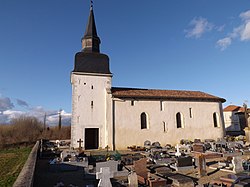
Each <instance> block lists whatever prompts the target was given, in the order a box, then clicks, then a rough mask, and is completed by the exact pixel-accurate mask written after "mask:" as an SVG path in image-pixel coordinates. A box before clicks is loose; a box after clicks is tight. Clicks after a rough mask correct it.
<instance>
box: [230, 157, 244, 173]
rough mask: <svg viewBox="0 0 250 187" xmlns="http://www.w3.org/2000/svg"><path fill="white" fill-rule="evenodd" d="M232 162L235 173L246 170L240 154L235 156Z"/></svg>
mask: <svg viewBox="0 0 250 187" xmlns="http://www.w3.org/2000/svg"><path fill="white" fill-rule="evenodd" d="M232 164H233V172H234V173H240V172H242V171H244V168H243V165H242V158H241V157H239V156H236V157H233V160H232Z"/></svg>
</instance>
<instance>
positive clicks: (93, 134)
mask: <svg viewBox="0 0 250 187" xmlns="http://www.w3.org/2000/svg"><path fill="white" fill-rule="evenodd" d="M98 147H99V128H86V129H85V149H98Z"/></svg>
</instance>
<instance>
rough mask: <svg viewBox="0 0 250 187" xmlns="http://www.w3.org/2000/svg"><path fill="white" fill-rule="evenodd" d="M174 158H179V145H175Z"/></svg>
mask: <svg viewBox="0 0 250 187" xmlns="http://www.w3.org/2000/svg"><path fill="white" fill-rule="evenodd" d="M175 156H177V157H179V156H181V153H180V148H179V144H177V145H176V153H175Z"/></svg>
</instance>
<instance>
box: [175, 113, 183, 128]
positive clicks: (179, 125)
mask: <svg viewBox="0 0 250 187" xmlns="http://www.w3.org/2000/svg"><path fill="white" fill-rule="evenodd" d="M176 125H177V128H184V124H183V116H182V114H181V113H180V112H178V113H177V114H176Z"/></svg>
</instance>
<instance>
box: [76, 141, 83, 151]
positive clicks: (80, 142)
mask: <svg viewBox="0 0 250 187" xmlns="http://www.w3.org/2000/svg"><path fill="white" fill-rule="evenodd" d="M77 143H79V150H81V149H82V143H83V141H82V139H81V138H80V139H79V140H77Z"/></svg>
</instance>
